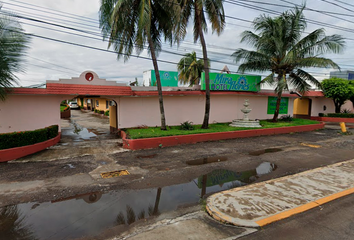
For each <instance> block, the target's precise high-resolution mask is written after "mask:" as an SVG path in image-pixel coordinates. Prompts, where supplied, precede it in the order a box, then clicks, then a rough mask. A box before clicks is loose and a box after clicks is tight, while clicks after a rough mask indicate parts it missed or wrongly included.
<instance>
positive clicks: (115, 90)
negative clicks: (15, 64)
mask: <svg viewBox="0 0 354 240" xmlns="http://www.w3.org/2000/svg"><path fill="white" fill-rule="evenodd" d="M13 90H14V91H13V92H12V94H26V95H27V94H28V95H32V94H33V95H51V94H53V95H91V96H95V95H98V96H157V95H158V92H157V91H132V89H131V87H129V86H99V85H78V84H62V83H47V88H14V89H13ZM162 94H163V95H164V96H190V95H205V91H200V90H193V91H191V90H189V91H183V90H181V91H163V93H162ZM210 94H211V95H244V96H276V94H275V93H274V91H272V90H263V91H260V92H232V91H230V92H229V91H211V92H210ZM304 96H305V97H324V95H323V93H322V92H321V91H308V92H306V93H305V94H304ZM283 97H298V96H297V95H296V94H290V93H284V94H283Z"/></svg>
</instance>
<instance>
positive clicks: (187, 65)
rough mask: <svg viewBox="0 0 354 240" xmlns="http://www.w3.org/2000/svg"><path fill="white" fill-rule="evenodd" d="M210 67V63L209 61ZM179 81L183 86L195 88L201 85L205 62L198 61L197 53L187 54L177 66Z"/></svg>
mask: <svg viewBox="0 0 354 240" xmlns="http://www.w3.org/2000/svg"><path fill="white" fill-rule="evenodd" d="M208 66H210V62H209V61H208ZM177 70H178V73H179V75H178V80H179V82H180V83H182V84H188V85H189V86H193V85H196V84H199V83H200V77H201V75H202V72H203V71H204V60H203V59H197V54H196V52H194V51H193V52H192V53H187V54H185V55H184V57H183V58H181V60H179V62H178V64H177Z"/></svg>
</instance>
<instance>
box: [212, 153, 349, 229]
mask: <svg viewBox="0 0 354 240" xmlns="http://www.w3.org/2000/svg"><path fill="white" fill-rule="evenodd" d="M353 173H354V160H349V161H345V162H341V163H337V164H333V165H330V166H326V167H322V168H316V169H313V170H310V171H306V172H302V173H299V174H295V175H291V176H286V177H283V178H278V179H273V180H270V181H266V182H261V183H257V184H253V185H249V186H245V187H241V188H235V189H231V190H227V191H223V192H220V193H217V194H214V195H212V196H210V197H209V198H208V199H207V210H208V212H209V213H210V214H211V215H212V216H213V217H214V218H215V219H217V220H219V221H222V222H227V223H231V224H234V225H237V226H244V227H262V226H264V225H267V224H269V223H272V222H275V221H278V220H281V219H284V218H287V217H289V216H291V215H294V214H297V213H300V212H304V211H306V210H309V209H311V208H314V207H320V206H321V205H322V204H324V203H327V202H329V201H332V200H334V199H337V198H340V197H343V196H346V195H348V194H351V193H354V174H353Z"/></svg>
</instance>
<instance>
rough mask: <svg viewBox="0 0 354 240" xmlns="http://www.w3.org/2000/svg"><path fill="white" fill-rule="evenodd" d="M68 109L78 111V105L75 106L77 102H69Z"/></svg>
mask: <svg viewBox="0 0 354 240" xmlns="http://www.w3.org/2000/svg"><path fill="white" fill-rule="evenodd" d="M69 107H70V109H79V108H80V107H79V105H78V104H77V102H70V103H69Z"/></svg>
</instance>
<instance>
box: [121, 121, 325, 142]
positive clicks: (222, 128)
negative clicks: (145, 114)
mask: <svg viewBox="0 0 354 240" xmlns="http://www.w3.org/2000/svg"><path fill="white" fill-rule="evenodd" d="M318 123H319V122H318V121H314V120H308V119H299V118H294V119H293V120H292V121H291V122H285V121H278V122H269V121H267V120H261V121H260V124H261V125H262V128H241V127H230V126H229V124H230V123H215V124H209V128H208V129H202V128H201V126H202V125H193V126H194V130H181V129H180V126H171V127H168V130H167V131H162V130H161V129H160V127H147V128H128V129H124V130H125V132H126V133H127V135H128V138H130V139H139V138H154V137H167V136H178V135H189V134H198V133H215V132H231V131H242V130H250V129H265V128H279V127H292V126H301V125H310V124H318Z"/></svg>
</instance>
